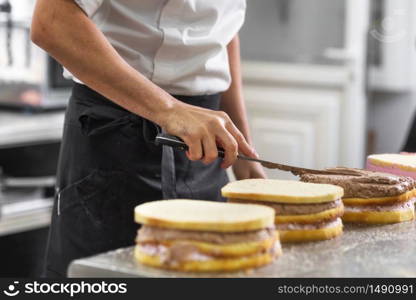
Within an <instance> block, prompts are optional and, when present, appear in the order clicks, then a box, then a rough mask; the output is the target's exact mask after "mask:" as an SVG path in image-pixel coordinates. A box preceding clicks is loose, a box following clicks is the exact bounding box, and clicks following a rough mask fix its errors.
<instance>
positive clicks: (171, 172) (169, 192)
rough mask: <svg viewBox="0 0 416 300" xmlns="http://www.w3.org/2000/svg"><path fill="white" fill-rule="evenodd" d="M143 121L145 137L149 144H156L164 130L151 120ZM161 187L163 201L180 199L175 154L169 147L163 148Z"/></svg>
mask: <svg viewBox="0 0 416 300" xmlns="http://www.w3.org/2000/svg"><path fill="white" fill-rule="evenodd" d="M143 120H144V122H143V136H144V138H145V140H146V141H147V142H150V143H154V141H155V139H156V135H157V134H158V133H160V132H161V131H163V130H162V129H161V128H160V127H159V126H157V125H156V124H154V123H152V122H150V121H149V120H146V119H143ZM161 185H162V195H163V199H175V198H177V197H178V196H177V192H176V169H175V152H174V151H173V148H172V147H169V146H163V148H162V161H161Z"/></svg>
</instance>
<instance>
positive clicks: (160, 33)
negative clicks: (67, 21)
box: [64, 0, 246, 95]
mask: <svg viewBox="0 0 416 300" xmlns="http://www.w3.org/2000/svg"><path fill="white" fill-rule="evenodd" d="M74 1H75V2H76V3H77V4H78V5H79V6H80V7H81V8H82V9H83V10H84V12H85V13H86V14H87V15H88V16H89V17H90V18H91V20H92V21H93V22H94V23H95V24H96V25H97V26H98V28H99V29H100V30H101V31H102V32H103V33H104V35H105V36H106V37H107V39H108V40H109V41H110V43H111V44H112V45H113V47H114V48H115V49H116V50H117V52H118V53H119V54H120V55H121V56H122V57H123V58H124V59H125V60H126V61H127V62H128V63H129V64H130V65H131V66H132V67H134V68H135V69H136V70H138V71H139V72H141V73H142V74H143V75H144V76H146V77H147V78H149V79H150V80H151V81H153V82H154V83H155V84H157V85H158V86H160V87H161V88H163V89H164V90H166V91H167V92H168V93H171V94H176V95H206V94H214V93H218V92H222V91H225V90H227V89H228V87H229V85H230V82H231V76H230V70H229V63H228V54H227V48H226V47H227V45H228V43H229V42H230V41H231V40H232V38H233V37H234V36H235V35H236V34H237V33H238V31H239V30H240V28H241V26H242V24H243V22H244V16H245V9H246V1H245V0H139V1H133V0H113V1H109V0H107V1H106V0H74ZM103 63H104V62H103ZM64 75H65V77H67V78H73V79H74V80H75V81H78V82H80V81H79V80H78V79H76V78H74V77H73V76H72V75H71V74H70V73H69V72H68V71H67V70H65V71H64Z"/></svg>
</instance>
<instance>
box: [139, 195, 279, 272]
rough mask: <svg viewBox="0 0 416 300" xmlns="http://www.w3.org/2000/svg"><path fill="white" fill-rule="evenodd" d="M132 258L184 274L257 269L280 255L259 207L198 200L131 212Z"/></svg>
mask: <svg viewBox="0 0 416 300" xmlns="http://www.w3.org/2000/svg"><path fill="white" fill-rule="evenodd" d="M135 220H136V222H138V223H140V224H142V225H143V226H142V227H141V228H140V229H139V231H138V235H137V239H136V247H135V257H136V259H137V260H138V261H139V262H141V263H143V264H146V265H150V266H153V267H158V268H164V269H171V270H177V271H186V272H225V271H236V270H242V269H247V268H254V267H259V266H263V265H265V264H268V263H270V262H272V261H273V260H274V259H275V258H276V257H277V256H279V255H280V254H281V246H280V241H279V235H278V232H277V231H276V230H275V226H274V211H273V210H272V209H271V208H268V207H265V206H260V205H249V206H247V205H242V204H230V203H220V202H211V201H199V200H186V199H185V200H163V201H153V202H148V203H145V204H142V205H139V206H137V207H136V208H135Z"/></svg>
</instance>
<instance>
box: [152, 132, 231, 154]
mask: <svg viewBox="0 0 416 300" xmlns="http://www.w3.org/2000/svg"><path fill="white" fill-rule="evenodd" d="M155 144H156V145H165V146H170V147H172V148H174V149H176V150H180V151H187V150H188V149H189V147H188V145H187V144H185V142H184V141H183V140H182V139H181V138H180V137H177V136H174V135H170V134H167V133H159V134H158V135H157V136H156V139H155ZM224 154H225V152H224V149H222V148H218V156H219V157H224Z"/></svg>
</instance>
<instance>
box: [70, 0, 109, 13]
mask: <svg viewBox="0 0 416 300" xmlns="http://www.w3.org/2000/svg"><path fill="white" fill-rule="evenodd" d="M74 1H75V3H76V4H78V6H79V7H80V8H81V9H82V10H83V11H84V12H85V13H86V14H87V16H88V17H91V16H92V15H93V14H94V13H95V12H96V11H97V10H98V8H99V7H100V6H101V5H102V4H103V1H104V0H74Z"/></svg>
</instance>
